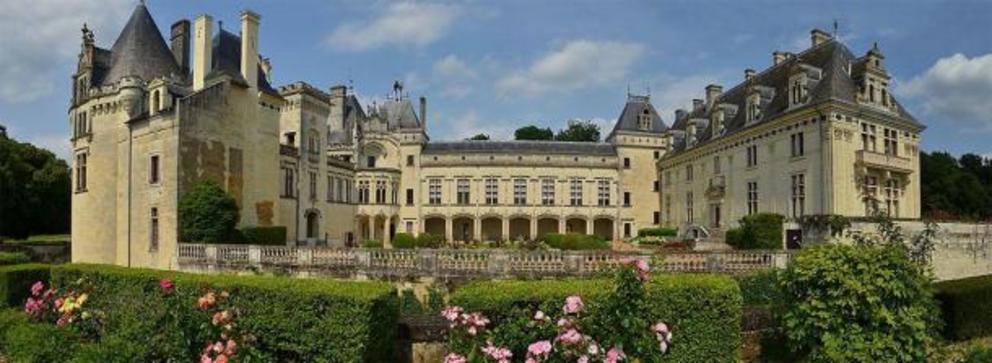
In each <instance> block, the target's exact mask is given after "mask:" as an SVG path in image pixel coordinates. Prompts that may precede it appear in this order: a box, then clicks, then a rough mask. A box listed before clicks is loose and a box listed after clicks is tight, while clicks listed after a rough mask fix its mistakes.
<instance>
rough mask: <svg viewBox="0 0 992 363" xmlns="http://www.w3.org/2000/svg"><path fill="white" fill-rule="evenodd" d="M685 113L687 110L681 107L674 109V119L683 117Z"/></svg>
mask: <svg viewBox="0 0 992 363" xmlns="http://www.w3.org/2000/svg"><path fill="white" fill-rule="evenodd" d="M686 114H687V112H686V111H685V110H683V109H681V108H680V109H677V110H675V119H676V120H681V119H682V118H683V117H685V115H686Z"/></svg>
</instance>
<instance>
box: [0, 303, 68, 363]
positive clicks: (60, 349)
mask: <svg viewBox="0 0 992 363" xmlns="http://www.w3.org/2000/svg"><path fill="white" fill-rule="evenodd" d="M80 342H81V340H80V337H79V335H78V334H77V333H76V332H74V331H72V330H69V329H59V328H58V327H56V326H55V325H52V324H35V323H32V322H30V321H29V320H28V315H27V314H25V313H24V311H23V310H20V309H4V310H2V311H0V352H3V353H4V355H5V356H6V358H7V359H9V360H10V361H11V362H67V361H70V360H69V358H70V357H72V356H73V352H74V351H75V349H76V348H77V347H78V346H79V344H80ZM79 362H83V361H79Z"/></svg>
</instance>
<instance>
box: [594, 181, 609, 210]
mask: <svg viewBox="0 0 992 363" xmlns="http://www.w3.org/2000/svg"><path fill="white" fill-rule="evenodd" d="M596 185H597V186H596V194H597V196H598V198H597V199H598V201H599V202H598V204H599V206H601V207H602V206H608V205H610V181H609V180H599V181H597V182H596Z"/></svg>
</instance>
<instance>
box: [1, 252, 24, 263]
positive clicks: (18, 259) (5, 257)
mask: <svg viewBox="0 0 992 363" xmlns="http://www.w3.org/2000/svg"><path fill="white" fill-rule="evenodd" d="M28 262H31V257H30V256H28V255H27V254H26V253H24V252H0V265H16V264H21V263H28Z"/></svg>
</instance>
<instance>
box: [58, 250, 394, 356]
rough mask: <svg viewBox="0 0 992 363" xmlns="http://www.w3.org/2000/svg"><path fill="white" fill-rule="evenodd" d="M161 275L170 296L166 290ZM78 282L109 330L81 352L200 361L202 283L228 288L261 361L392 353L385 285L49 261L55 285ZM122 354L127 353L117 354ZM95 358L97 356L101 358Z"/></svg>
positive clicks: (390, 303) (390, 292) (390, 295)
mask: <svg viewBox="0 0 992 363" xmlns="http://www.w3.org/2000/svg"><path fill="white" fill-rule="evenodd" d="M162 278H169V279H171V280H172V281H173V283H174V286H175V292H174V293H173V294H172V295H169V296H165V294H164V293H163V292H162V291H161V288H160V287H159V281H160V279H162ZM77 281H83V286H85V287H86V290H87V292H88V293H89V296H90V298H89V300H88V301H87V307H88V308H89V309H93V310H97V311H103V312H104V313H105V317H104V320H102V324H104V325H105V330H104V331H106V332H107V335H105V336H102V337H101V339H100V340H99V341H98V342H96V343H92V344H88V345H87V346H86V347H85V349H80V350H79V352H78V354H79V355H80V357H82V356H86V357H87V358H86V359H96V360H101V359H104V358H105V359H109V358H112V357H117V358H116V360H120V359H124V360H125V361H160V360H163V359H165V360H175V361H193V360H197V357H198V356H199V352H200V351H201V350H202V348H203V344H205V343H204V342H205V341H206V340H207V339H208V338H207V337H204V336H201V335H202V333H201V330H199V328H198V327H199V326H200V324H203V323H205V322H209V318H210V317H209V316H207V313H205V312H202V311H200V310H199V309H197V307H196V304H195V302H196V299H197V298H198V297H199V296H201V295H202V294H203V293H204V292H205V291H206V289H208V288H209V289H213V290H214V291H228V292H230V293H231V295H230V298H229V303H230V305H233V306H236V307H237V308H238V309H239V311H240V313H239V316H238V318H237V324H238V326H240V327H241V328H242V329H244V330H246V331H248V332H250V333H251V334H253V335H254V336H255V337H256V339H257V340H256V342H255V343H253V344H252V348H253V350H252V351H253V352H255V353H257V355H258V357H255V358H258V359H260V360H261V361H286V362H304V361H306V362H309V361H322V362H358V361H365V362H384V361H391V360H393V359H395V357H394V355H393V353H394V352H393V351H394V349H393V341H394V339H395V333H396V330H397V329H396V327H397V319H398V314H399V312H398V311H399V306H398V301H397V297H396V294H395V292H394V289H393V288H392V287H391V286H390V285H389V284H387V283H378V282H339V281H331V280H317V279H286V278H276V277H262V276H230V275H196V274H185V273H179V272H170V271H158V270H147V269H128V268H123V267H116V266H104V265H78V264H71V265H59V266H54V267H52V283H53V285H54V286H57V287H58V286H71V285H72V284H75V283H76V282H77ZM121 354H126V355H127V356H126V358H123V357H121ZM98 358H100V359H98Z"/></svg>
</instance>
